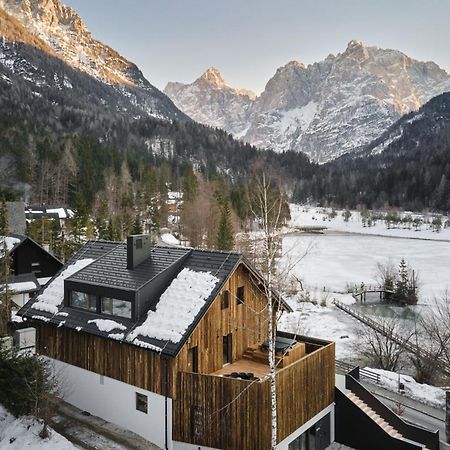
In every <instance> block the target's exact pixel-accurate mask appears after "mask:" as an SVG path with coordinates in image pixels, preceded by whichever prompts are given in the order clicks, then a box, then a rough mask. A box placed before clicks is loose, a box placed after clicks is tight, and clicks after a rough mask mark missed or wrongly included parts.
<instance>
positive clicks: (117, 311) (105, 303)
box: [102, 297, 132, 319]
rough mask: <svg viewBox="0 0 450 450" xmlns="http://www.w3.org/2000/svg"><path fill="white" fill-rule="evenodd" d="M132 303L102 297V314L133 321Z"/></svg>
mask: <svg viewBox="0 0 450 450" xmlns="http://www.w3.org/2000/svg"><path fill="white" fill-rule="evenodd" d="M131 312H132V311H131V302H127V301H126V300H120V299H118V298H112V297H102V314H109V315H110V316H119V317H125V318H127V319H131Z"/></svg>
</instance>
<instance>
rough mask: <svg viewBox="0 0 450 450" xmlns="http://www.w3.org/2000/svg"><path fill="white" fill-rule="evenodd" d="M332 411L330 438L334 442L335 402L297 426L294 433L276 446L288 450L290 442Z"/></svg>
mask: <svg viewBox="0 0 450 450" xmlns="http://www.w3.org/2000/svg"><path fill="white" fill-rule="evenodd" d="M329 413H330V422H331V424H330V428H331V429H330V438H331V442H334V403H333V404H332V405H330V406H327V407H326V408H325V409H322V411H320V413H319V414H316V415H315V416H314V417H313V418H312V419H310V420H308V422H306V423H305V424H304V425H302V426H301V427H300V428H297V430H295V431H294V432H293V433H292V434H290V435H289V436H288V437H287V438H286V439H283V440H282V441H281V442H280V443H279V444H278V445H277V447H276V449H277V450H288V447H289V444H290V443H291V442H292V441H293V440H294V439H296V438H297V437H298V436H300V435H301V434H303V433H304V432H305V431H306V430H307V429H308V428H310V427H312V426H313V425H314V424H315V423H316V422H318V421H319V420H320V419H322V417H325V416H326V415H327V414H329Z"/></svg>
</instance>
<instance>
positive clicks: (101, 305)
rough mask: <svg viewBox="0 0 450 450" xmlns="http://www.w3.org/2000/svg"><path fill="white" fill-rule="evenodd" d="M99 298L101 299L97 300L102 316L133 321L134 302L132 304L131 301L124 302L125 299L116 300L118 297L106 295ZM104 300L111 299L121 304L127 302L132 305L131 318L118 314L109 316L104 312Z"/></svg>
mask: <svg viewBox="0 0 450 450" xmlns="http://www.w3.org/2000/svg"><path fill="white" fill-rule="evenodd" d="M97 297H99V299H98V300H97V301H98V302H99V308H100V312H99V314H101V315H102V316H108V317H116V318H120V319H128V320H132V319H133V317H134V316H133V302H131V301H130V300H124V299H123V298H116V297H106V296H105V295H99V296H97ZM104 298H109V299H111V300H119V301H121V302H127V303H129V304H130V317H127V316H119V315H118V314H109V313H107V312H104V311H103V299H104Z"/></svg>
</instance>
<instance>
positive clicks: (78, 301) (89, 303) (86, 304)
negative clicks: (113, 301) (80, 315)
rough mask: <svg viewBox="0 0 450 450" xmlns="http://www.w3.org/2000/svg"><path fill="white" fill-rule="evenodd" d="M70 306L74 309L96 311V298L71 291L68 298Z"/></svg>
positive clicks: (84, 293)
mask: <svg viewBox="0 0 450 450" xmlns="http://www.w3.org/2000/svg"><path fill="white" fill-rule="evenodd" d="M70 305H71V306H75V307H76V308H82V309H87V310H89V311H96V310H97V296H95V295H93V294H87V293H86V292H78V291H72V293H71V296H70Z"/></svg>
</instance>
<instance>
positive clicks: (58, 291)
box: [31, 258, 94, 314]
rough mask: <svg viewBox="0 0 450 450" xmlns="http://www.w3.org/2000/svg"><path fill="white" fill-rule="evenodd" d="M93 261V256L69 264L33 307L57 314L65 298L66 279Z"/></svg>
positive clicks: (37, 298) (40, 295)
mask: <svg viewBox="0 0 450 450" xmlns="http://www.w3.org/2000/svg"><path fill="white" fill-rule="evenodd" d="M93 261H94V259H92V258H86V259H79V260H78V261H76V262H75V263H74V264H71V265H70V266H68V267H67V268H66V269H65V270H63V271H62V272H61V273H60V274H59V275H58V276H57V277H56V278H55V279H54V280H53V281H52V282H51V283H50V284H48V285H47V287H46V288H45V289H44V291H43V292H42V293H41V294H39V295H38V296H37V297H36V300H37V301H36V302H35V303H34V304H33V305H32V306H31V307H32V308H33V309H36V310H38V311H46V312H49V313H52V314H56V313H57V312H58V306H59V305H60V304H61V303H62V302H63V300H64V280H65V279H66V278H68V277H70V276H71V275H73V274H74V273H76V272H78V271H79V270H81V269H83V268H84V267H86V266H88V265H89V264H91V262H93Z"/></svg>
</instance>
